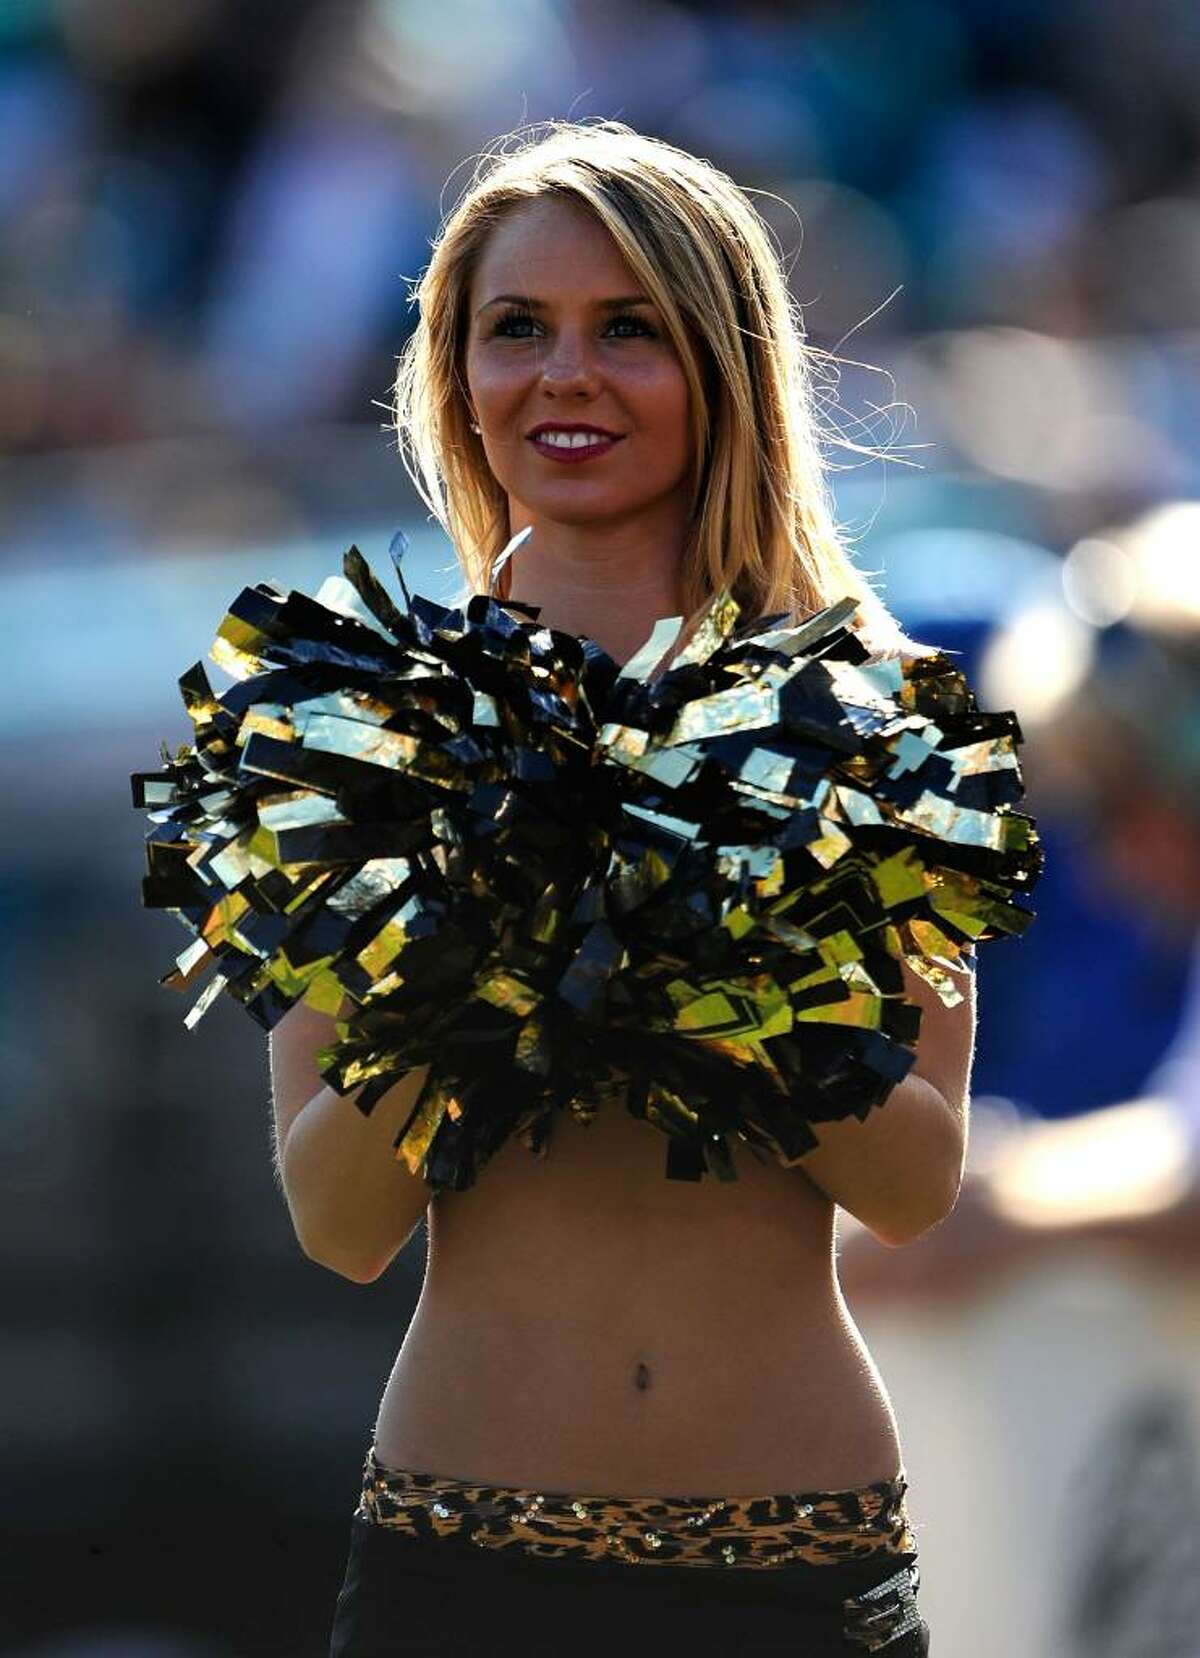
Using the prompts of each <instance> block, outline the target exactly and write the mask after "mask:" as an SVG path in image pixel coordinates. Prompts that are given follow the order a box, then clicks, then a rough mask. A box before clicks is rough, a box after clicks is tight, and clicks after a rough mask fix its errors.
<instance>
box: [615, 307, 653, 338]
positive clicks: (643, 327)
mask: <svg viewBox="0 0 1200 1658" xmlns="http://www.w3.org/2000/svg"><path fill="white" fill-rule="evenodd" d="M608 326H609V328H612V329H617V328H619V329H621V331H622V332H621V333H619V334H618V335H617V338H618V339H619V340H629V339H636V338H637V337H638V335H644V336H645V337H646V338H647V339H654V338H655V337H656V332H655V330H654V329H653V328H651V326H650V324H649V323H648V322H647V321H646V319H645V317H639V316H638V315H637V314H636V313H635V312H633V311H620V312H618V313H617V315H616V316H615V317H610V318H609V322H608ZM626 328H629V329H632V333H626V332H625V330H626Z"/></svg>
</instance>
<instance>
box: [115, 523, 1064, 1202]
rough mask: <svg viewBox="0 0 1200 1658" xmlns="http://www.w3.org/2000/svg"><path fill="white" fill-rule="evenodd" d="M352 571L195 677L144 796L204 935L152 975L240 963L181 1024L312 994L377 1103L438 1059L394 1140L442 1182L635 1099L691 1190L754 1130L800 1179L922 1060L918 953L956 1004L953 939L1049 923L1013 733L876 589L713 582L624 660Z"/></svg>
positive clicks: (727, 1164) (328, 1058) (159, 897)
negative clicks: (918, 1056) (189, 737)
mask: <svg viewBox="0 0 1200 1658" xmlns="http://www.w3.org/2000/svg"><path fill="white" fill-rule="evenodd" d="M343 568H344V571H345V580H341V579H339V578H333V579H332V581H331V582H328V583H326V585H325V587H324V588H323V589H322V592H321V595H319V596H318V598H317V599H312V598H309V597H307V596H305V595H303V594H300V593H296V592H291V593H287V594H284V593H281V592H278V591H276V590H275V589H274V588H273V587H271V586H269V585H260V586H257V587H254V588H247V589H246V590H245V591H243V593H242V594H241V595H240V596H239V598H238V599H237V600H236V601H235V603H234V605H233V606H232V608H231V610H230V612H229V614H228V615H227V616H226V617H225V620H224V621H223V623H222V625H221V628H220V630H219V633H218V635H217V639H216V641H215V643H214V646H213V649H212V651H211V653H210V654H211V656H212V658H213V660H214V661H215V662H216V663H217V664H218V665H219V666H221V667H223V668H224V669H226V671H227V672H229V673H230V674H231V675H233V676H234V680H235V683H234V685H233V686H232V687H231V688H230V689H229V690H228V691H225V692H224V693H222V694H221V695H220V696H218V695H217V694H216V693H215V692H214V691H213V689H212V687H211V685H210V684H209V681H208V678H207V676H206V675H205V673H204V670H203V668H202V667H201V665H200V664H196V665H195V666H194V667H193V668H191V669H190V670H189V671H188V672H187V673H186V674H184V675H183V677H182V678H181V680H180V689H181V691H182V694H183V698H184V703H185V706H186V708H187V712H188V714H189V715H190V717H191V719H192V721H193V724H194V727H195V735H194V741H193V742H192V743H191V744H190V745H183V746H181V747H180V748H179V749H178V751H177V752H176V753H175V754H174V755H172V754H171V753H170V751H169V749H167V748H166V747H165V746H164V748H163V761H164V767H163V769H162V770H160V771H158V772H153V773H138V774H135V775H134V777H133V779H132V782H133V794H134V803H135V805H137V806H139V807H142V808H146V809H148V810H149V811H150V827H149V829H148V831H147V837H146V851H147V866H148V874H147V876H146V878H145V881H144V883H143V901H144V903H145V904H147V905H149V906H154V907H159V908H165V909H168V910H170V911H172V913H174V914H175V915H176V916H177V917H178V918H179V919H180V920H181V921H182V922H183V923H184V924H185V925H186V926H187V927H188V928H189V930H190V931H191V932H192V933H193V934H194V942H193V943H192V944H191V945H190V946H189V947H188V949H186V950H185V951H184V952H183V953H182V954H181V955H180V957H179V958H178V962H177V965H176V969H175V970H174V971H173V972H172V973H169V974H168V975H166V977H165V979H164V982H165V983H168V984H172V985H176V986H183V985H184V984H190V983H191V982H192V981H193V980H194V979H195V978H196V977H197V976H198V975H199V974H200V973H201V972H202V971H203V970H204V969H205V968H206V967H208V966H210V965H211V966H215V967H216V968H217V972H216V974H215V976H214V977H213V978H212V979H211V981H210V982H209V984H208V986H207V988H206V989H205V990H204V992H203V994H202V995H201V996H200V999H199V1000H198V1002H197V1003H196V1004H195V1006H194V1007H193V1008H192V1010H191V1012H190V1013H189V1015H188V1016H187V1023H188V1024H189V1025H191V1024H194V1023H195V1021H196V1020H197V1019H198V1018H199V1017H200V1016H201V1015H202V1014H203V1012H204V1011H205V1010H206V1008H207V1007H208V1006H210V1005H211V1003H212V1002H213V1000H215V998H216V997H217V995H218V994H219V993H220V992H221V991H222V990H224V991H226V992H227V993H228V994H229V995H231V996H233V997H234V998H235V999H236V1000H238V1001H239V1002H240V1003H242V1005H243V1006H244V1007H245V1008H246V1010H247V1012H248V1013H250V1014H251V1016H252V1017H253V1018H255V1019H256V1020H257V1021H258V1023H259V1024H260V1025H261V1026H262V1027H263V1028H264V1029H268V1030H269V1029H270V1028H271V1027H272V1026H273V1025H275V1024H276V1023H277V1021H278V1020H279V1019H280V1018H281V1017H282V1016H283V1014H284V1013H285V1012H286V1011H287V1010H288V1009H289V1008H290V1007H291V1006H293V1005H294V1004H295V1003H296V1002H297V1001H298V1000H300V999H302V998H303V999H305V1000H306V1001H308V1002H309V1003H310V1004H311V1005H312V1006H314V1007H316V1008H319V1009H323V1010H324V1011H326V1012H328V1013H329V1014H331V1015H332V1016H333V1017H334V1019H335V1021H336V1023H335V1030H336V1040H335V1041H334V1042H333V1043H331V1044H330V1046H329V1047H327V1048H325V1049H323V1050H321V1052H320V1053H319V1055H318V1063H319V1064H320V1067H321V1071H322V1074H323V1075H324V1076H325V1078H326V1080H327V1081H328V1083H329V1084H330V1086H332V1087H333V1088H334V1089H336V1090H337V1091H338V1092H339V1093H344V1094H345V1093H351V1092H354V1091H357V1092H356V1093H355V1099H356V1103H357V1104H358V1106H359V1107H360V1109H361V1110H363V1111H364V1112H369V1111H370V1110H371V1109H372V1108H373V1106H374V1105H375V1103H376V1102H377V1101H378V1099H379V1098H380V1097H381V1095H382V1094H383V1093H384V1092H386V1090H387V1089H388V1088H390V1087H391V1086H392V1085H393V1084H394V1083H395V1082H396V1081H398V1080H399V1078H400V1077H401V1076H403V1075H404V1074H405V1073H406V1072H408V1071H410V1070H412V1069H413V1068H414V1067H417V1066H422V1065H428V1066H429V1067H430V1074H429V1079H428V1081H427V1083H426V1085H425V1087H424V1089H423V1090H422V1093H421V1096H420V1098H419V1100H418V1101H417V1103H416V1105H415V1107H414V1110H413V1112H412V1115H411V1117H410V1119H409V1121H408V1122H407V1123H406V1124H405V1125H404V1127H403V1129H402V1131H401V1133H400V1135H399V1136H398V1138H397V1142H396V1148H397V1155H398V1156H402V1157H403V1158H404V1159H405V1161H406V1162H407V1164H408V1166H409V1168H410V1169H411V1170H412V1171H413V1172H414V1173H415V1172H418V1171H420V1172H422V1173H423V1174H424V1176H425V1178H426V1179H427V1181H428V1182H429V1184H430V1185H431V1187H432V1188H433V1189H435V1190H437V1189H441V1188H446V1187H450V1188H453V1189H459V1190H461V1189H463V1188H465V1187H467V1186H470V1185H471V1184H472V1183H473V1182H474V1180H475V1178H476V1176H477V1174H478V1171H479V1170H480V1169H481V1168H482V1167H483V1166H484V1165H485V1164H486V1162H487V1160H488V1159H489V1158H490V1157H491V1156H492V1155H493V1153H494V1152H495V1151H496V1150H497V1148H498V1147H499V1146H500V1145H501V1144H503V1142H504V1141H505V1140H506V1139H508V1138H509V1137H510V1136H511V1135H514V1134H516V1135H519V1136H520V1138H521V1139H522V1140H523V1141H524V1143H525V1144H526V1145H527V1146H528V1147H529V1148H530V1149H531V1150H532V1151H535V1152H541V1151H543V1150H544V1148H545V1145H546V1143H547V1139H548V1136H549V1134H550V1132H551V1128H552V1123H553V1118H554V1113H555V1112H556V1111H558V1110H562V1109H569V1110H570V1111H572V1113H573V1114H574V1115H575V1116H576V1117H577V1118H578V1119H579V1120H581V1121H584V1122H587V1121H589V1120H590V1119H591V1117H592V1115H593V1114H594V1112H595V1111H596V1110H597V1109H598V1108H599V1107H600V1106H601V1105H604V1104H607V1105H608V1108H610V1109H618V1108H619V1106H620V1102H623V1105H624V1107H625V1108H626V1109H628V1110H629V1111H631V1112H632V1113H633V1114H634V1115H635V1116H637V1117H640V1118H644V1119H645V1120H647V1121H649V1122H651V1123H653V1124H654V1125H655V1126H656V1127H657V1128H659V1129H660V1130H661V1131H662V1132H663V1133H664V1134H665V1135H666V1137H667V1159H666V1173H667V1175H668V1176H669V1177H672V1178H678V1179H698V1178H700V1176H701V1175H702V1174H703V1173H705V1172H712V1173H715V1174H716V1175H717V1176H718V1177H719V1178H722V1179H734V1178H736V1170H735V1167H734V1163H733V1158H732V1155H731V1150H730V1144H729V1141H730V1137H731V1136H732V1137H736V1138H737V1139H739V1140H741V1141H742V1142H743V1143H744V1144H745V1145H747V1146H748V1148H749V1149H750V1150H751V1151H752V1152H754V1153H755V1154H756V1155H758V1156H760V1157H761V1156H763V1155H773V1156H775V1157H777V1158H778V1159H779V1160H780V1161H782V1162H783V1163H785V1164H789V1165H790V1164H793V1163H795V1162H796V1161H797V1160H798V1159H799V1158H800V1157H802V1156H803V1155H804V1153H805V1152H806V1151H809V1150H811V1149H812V1148H813V1147H814V1146H815V1145H816V1143H817V1141H816V1137H815V1135H814V1134H813V1131H812V1126H811V1125H812V1124H814V1123H820V1122H828V1121H833V1120H837V1119H841V1118H845V1117H848V1116H851V1115H854V1116H856V1117H858V1118H860V1119H863V1118H865V1117H866V1116H867V1114H868V1113H869V1112H870V1111H871V1110H872V1109H873V1108H875V1107H877V1106H879V1105H881V1104H882V1103H883V1102H884V1101H885V1100H886V1098H887V1095H888V1094H889V1093H890V1091H891V1090H892V1088H893V1087H894V1086H895V1085H896V1083H898V1082H899V1081H900V1080H901V1079H902V1078H903V1077H904V1075H905V1074H906V1073H907V1071H908V1070H909V1069H910V1068H911V1066H912V1064H913V1060H914V1057H915V1049H916V1042H917V1037H918V1033H919V1028H920V1017H921V1015H920V1009H919V1008H918V1007H917V1006H916V1005H915V1004H914V1003H913V1002H911V1001H910V1000H909V999H908V998H907V997H906V995H905V993H904V984H903V977H902V973H901V962H903V961H907V962H908V963H909V964H910V966H911V967H912V968H913V969H914V970H915V971H916V972H918V973H919V974H920V975H921V976H922V977H923V978H924V979H926V980H927V981H928V982H929V983H930V984H931V985H933V986H934V987H935V988H936V990H937V992H938V994H939V995H940V996H941V998H942V1000H943V1001H944V1002H946V1003H947V1004H949V1005H953V1004H954V1003H955V1002H956V1001H957V1000H958V999H959V997H960V993H959V991H958V989H957V987H956V985H955V983H954V980H953V978H952V975H951V972H950V969H952V968H954V967H956V966H958V967H961V966H963V965H965V963H964V956H963V953H964V951H965V950H968V949H969V947H971V946H973V945H974V944H976V943H978V942H981V941H985V940H990V939H994V938H997V937H1000V936H1003V935H1005V934H1018V933H1021V932H1023V931H1024V930H1025V928H1026V927H1027V926H1028V924H1029V922H1030V921H1031V920H1032V918H1033V917H1032V913H1031V912H1030V911H1029V910H1028V909H1027V908H1025V907H1023V906H1022V904H1021V903H1020V902H1019V900H1020V898H1021V897H1023V896H1024V895H1026V894H1028V893H1029V892H1030V891H1031V890H1032V888H1033V886H1034V884H1035V882H1036V880H1037V877H1038V874H1039V871H1040V867H1041V851H1040V847H1039V844H1038V839H1037V834H1036V831H1035V829H1034V826H1033V823H1032V820H1031V819H1030V818H1029V817H1027V816H1025V815H1023V814H1022V813H1020V812H1018V811H1016V810H1015V809H1014V806H1015V803H1016V802H1018V801H1019V800H1020V798H1021V794H1022V787H1021V777H1020V770H1019V766H1018V761H1017V754H1016V749H1017V745H1018V744H1019V742H1020V740H1021V734H1020V730H1019V727H1018V725H1017V721H1016V718H1015V716H1014V715H1013V714H1012V713H984V712H981V711H980V710H979V708H978V707H977V705H976V702H975V698H974V696H973V694H972V692H971V690H970V688H969V687H968V685H967V684H966V681H965V680H964V678H963V676H962V674H961V673H960V672H959V670H958V669H957V668H955V667H954V666H953V664H952V663H951V662H950V661H949V660H948V658H947V657H945V656H944V655H942V654H941V653H934V654H931V655H925V656H911V657H904V656H902V657H900V658H899V659H897V660H889V661H879V660H875V659H873V658H872V657H871V656H870V654H869V653H868V651H867V650H866V648H865V647H864V646H863V644H862V643H861V641H860V639H859V638H858V637H857V636H856V634H855V631H854V629H853V627H852V626H851V625H850V624H851V619H852V618H853V616H854V612H855V609H856V601H854V600H853V599H849V598H848V599H844V600H842V601H840V602H839V603H837V604H834V605H831V606H829V607H828V608H827V609H825V610H823V611H821V612H820V613H819V614H818V615H815V616H813V617H811V618H809V619H808V620H806V621H804V622H803V623H800V624H794V623H789V622H787V621H786V620H785V619H783V618H773V619H770V620H766V621H763V620H760V621H757V622H755V623H753V624H752V625H751V626H749V627H741V628H739V626H738V622H739V616H738V608H737V605H736V604H735V603H734V601H733V600H732V598H730V596H729V595H728V594H718V595H717V596H716V597H715V598H714V599H713V600H712V602H711V603H710V604H709V606H708V607H707V609H706V610H705V612H704V613H703V615H702V616H701V617H700V618H699V619H698V621H697V622H696V624H695V625H694V626H693V627H692V628H691V629H690V630H688V631H686V632H683V631H681V629H680V624H679V622H678V619H675V620H673V621H672V622H670V623H660V624H659V625H658V626H657V627H656V629H655V631H654V634H653V635H652V637H651V639H650V640H649V641H648V642H647V645H646V646H645V647H644V649H643V650H642V651H641V652H639V653H638V654H637V656H635V658H634V659H633V660H632V661H631V662H630V663H628V664H627V665H626V666H625V667H624V668H618V665H617V664H616V663H615V662H613V661H612V659H611V658H609V657H608V656H607V655H605V653H604V652H603V651H601V650H600V649H599V648H598V647H597V646H595V645H594V644H592V643H591V642H590V641H586V640H580V639H578V638H575V637H574V636H573V635H569V634H564V633H560V632H556V631H554V630H552V629H549V628H546V627H544V626H541V625H540V624H539V623H538V621H537V617H536V613H533V612H529V611H526V610H524V609H523V608H522V607H520V606H515V605H508V606H502V605H500V604H498V603H497V602H496V601H494V600H493V599H490V598H484V597H479V598H476V599H473V600H472V601H471V602H470V604H469V605H468V606H467V607H466V610H465V611H461V610H456V609H452V608H448V607H445V606H442V605H438V604H434V603H432V602H431V601H429V600H427V599H423V598H420V597H417V598H411V597H410V596H409V594H408V592H407V589H406V588H404V589H403V590H404V598H405V601H406V602H405V605H404V607H403V608H401V607H399V606H398V605H397V604H395V603H394V602H393V600H392V599H391V598H390V597H389V595H388V593H387V592H386V590H385V589H384V588H383V587H382V585H381V584H380V583H379V582H378V580H377V579H376V578H375V576H374V575H373V574H372V572H371V571H370V569H369V567H368V566H367V564H366V562H365V561H364V559H363V558H362V556H361V554H360V553H359V552H358V550H357V548H351V549H350V551H349V552H348V553H347V554H346V556H345V560H344V565H343ZM401 586H402V588H403V580H401ZM656 669H657V670H658V671H657V672H656V671H655V670H656Z"/></svg>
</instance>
